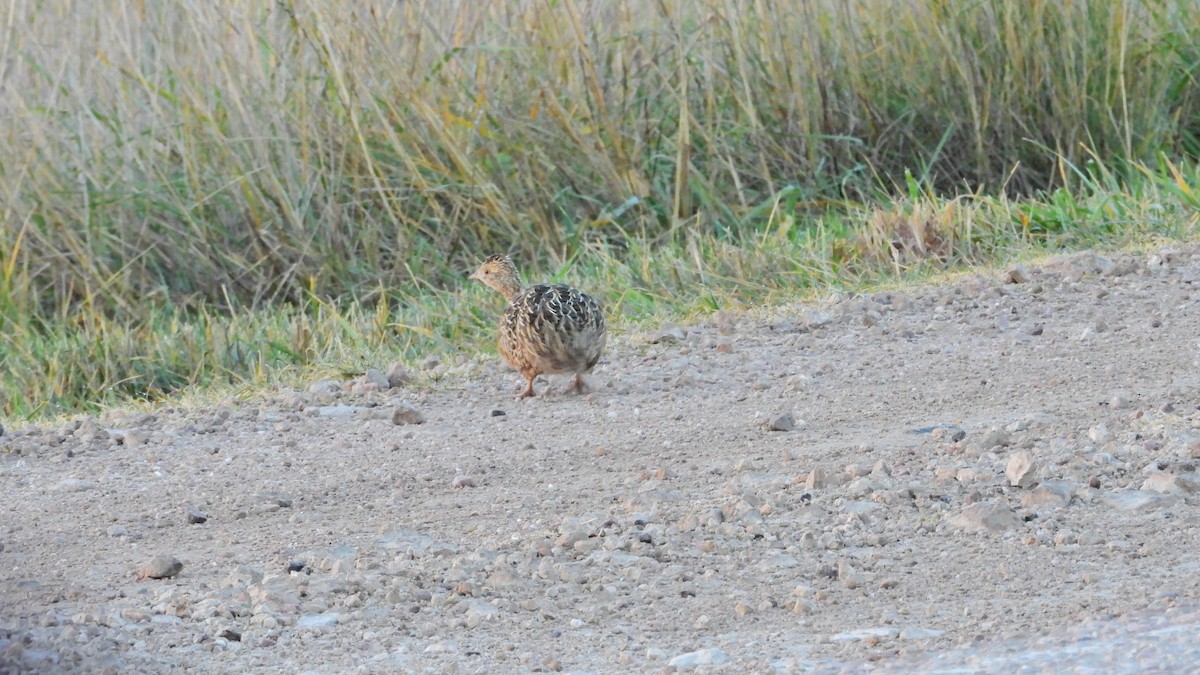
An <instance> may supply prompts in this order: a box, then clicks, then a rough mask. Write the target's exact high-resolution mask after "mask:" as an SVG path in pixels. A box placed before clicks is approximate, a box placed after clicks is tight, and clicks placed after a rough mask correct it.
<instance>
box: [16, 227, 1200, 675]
mask: <svg viewBox="0 0 1200 675" xmlns="http://www.w3.org/2000/svg"><path fill="white" fill-rule="evenodd" d="M1198 300H1200V254H1198V253H1197V251H1196V249H1193V248H1183V249H1179V250H1163V251H1158V252H1155V253H1152V254H1140V255H1137V256H1113V257H1106V256H1103V255H1098V254H1094V253H1090V252H1085V253H1080V254H1074V255H1070V256H1064V257H1061V258H1057V259H1053V260H1048V261H1043V262H1042V263H1040V264H1038V265H1031V266H1030V267H1029V268H1024V267H1022V268H1019V269H1017V268H1014V269H1012V270H993V271H981V272H979V273H978V274H972V275H964V276H961V277H958V278H956V279H954V280H952V281H949V282H947V283H946V284H944V285H940V286H921V287H915V288H908V289H900V290H883V291H879V292H874V293H869V294H864V295H855V296H843V297H834V298H829V299H828V300H826V301H824V302H819V303H808V304H795V305H792V306H784V307H774V308H770V309H761V310H754V311H747V312H740V313H722V314H717V315H714V316H711V317H707V318H705V319H703V320H702V321H700V322H698V323H696V324H694V325H681V326H663V327H658V328H655V329H654V330H650V331H646V332H644V333H642V332H637V333H628V334H620V335H615V336H613V339H612V340H611V341H610V345H611V346H610V348H609V351H608V353H607V355H606V357H605V358H604V360H603V361H602V362H601V364H600V366H599V367H598V368H597V369H596V371H595V373H594V374H593V375H592V377H591V385H592V387H593V391H592V392H591V393H589V394H587V395H583V396H573V395H565V394H562V393H557V392H561V390H562V389H563V387H564V385H565V384H566V382H564V381H559V380H553V381H552V382H551V388H552V391H551V392H550V393H549V394H548V395H546V396H539V397H538V398H535V399H532V400H526V401H515V400H513V398H512V397H513V395H514V394H516V393H517V391H518V389H517V388H516V387H517V386H518V385H519V384H520V383H519V382H518V380H519V379H520V378H519V377H517V376H516V375H515V374H514V373H512V372H510V371H507V370H506V369H504V368H503V367H501V366H500V364H499V363H498V361H497V360H496V359H495V357H491V358H482V357H481V358H474V357H469V356H466V355H458V354H436V355H430V356H429V358H428V359H427V361H426V362H425V363H424V364H422V366H421V368H419V369H416V370H415V371H411V372H410V371H406V370H405V369H404V368H402V367H393V368H390V369H389V368H387V367H386V366H387V364H377V365H378V368H379V369H372V370H370V371H367V372H366V373H365V374H364V375H363V376H362V377H360V378H357V379H355V380H352V381H345V382H343V381H336V380H326V381H321V382H314V383H312V385H311V386H310V387H308V388H306V389H305V390H303V391H278V392H270V393H267V394H263V395H262V396H261V397H260V398H258V399H255V400H246V401H230V402H228V403H226V404H224V405H219V406H209V407H188V408H160V409H156V410H153V411H124V412H121V411H118V412H113V413H110V414H106V415H103V416H100V417H93V418H80V419H76V420H73V421H71V422H69V423H64V424H62V425H56V426H42V427H33V426H26V427H22V426H21V425H19V424H18V425H13V424H8V425H7V426H6V429H5V432H4V434H3V436H0V672H111V673H123V672H168V671H186V672H212V673H227V672H285V673H296V672H322V673H359V672H362V673H373V672H472V673H473V672H537V671H543V672H544V671H560V670H561V671H571V672H597V673H610V672H631V671H635V672H636V671H656V672H663V671H668V672H669V671H690V670H697V671H703V672H730V673H733V672H737V673H742V672H752V673H757V672H807V671H819V672H837V671H847V672H853V671H861V670H878V671H885V672H890V671H921V672H979V671H985V672H988V671H990V672H996V671H1014V672H1017V671H1020V672H1063V671H1075V672H1122V671H1125V672H1133V671H1145V670H1159V671H1179V670H1195V669H1198V668H1200V647H1197V646H1196V644H1197V643H1196V641H1195V640H1194V639H1193V636H1194V635H1196V634H1197V627H1198V625H1200V612H1198V610H1197V603H1200V600H1198V598H1197V593H1198V591H1200V574H1198V573H1197V572H1198V567H1200V528H1198V527H1197V525H1198V524H1200V495H1198V494H1197V491H1198V490H1200V472H1198V470H1197V466H1200V311H1198V308H1197V306H1196V305H1197V302H1198ZM498 311H499V308H498V307H497V312H498ZM539 391H540V389H539Z"/></svg>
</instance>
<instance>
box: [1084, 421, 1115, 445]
mask: <svg viewBox="0 0 1200 675" xmlns="http://www.w3.org/2000/svg"><path fill="white" fill-rule="evenodd" d="M1087 435H1088V438H1089V439H1091V441H1092V442H1093V443H1107V442H1109V441H1111V440H1112V434H1111V433H1110V432H1109V431H1108V426H1107V425H1104V424H1097V425H1096V426H1094V427H1092V428H1091V429H1088V433H1087Z"/></svg>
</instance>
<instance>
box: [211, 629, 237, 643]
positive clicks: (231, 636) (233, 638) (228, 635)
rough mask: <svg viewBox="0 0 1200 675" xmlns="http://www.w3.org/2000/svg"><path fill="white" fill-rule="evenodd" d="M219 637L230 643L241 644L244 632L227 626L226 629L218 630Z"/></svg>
mask: <svg viewBox="0 0 1200 675" xmlns="http://www.w3.org/2000/svg"><path fill="white" fill-rule="evenodd" d="M217 637H219V638H225V639H226V640H229V641H230V642H241V641H242V632H241V631H240V630H238V629H236V628H233V627H232V626H225V627H224V628H220V629H218V630H217Z"/></svg>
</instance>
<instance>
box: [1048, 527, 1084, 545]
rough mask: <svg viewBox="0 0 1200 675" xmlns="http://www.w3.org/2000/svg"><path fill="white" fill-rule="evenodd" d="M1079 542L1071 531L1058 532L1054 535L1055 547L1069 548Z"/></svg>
mask: <svg viewBox="0 0 1200 675" xmlns="http://www.w3.org/2000/svg"><path fill="white" fill-rule="evenodd" d="M1078 541H1079V537H1077V536H1076V535H1075V532H1074V531H1073V530H1065V529H1064V530H1059V531H1058V532H1056V533H1055V534H1054V545H1055V546H1070V545H1071V544H1075V543H1077V542H1078Z"/></svg>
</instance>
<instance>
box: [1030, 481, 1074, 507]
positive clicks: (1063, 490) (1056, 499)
mask: <svg viewBox="0 0 1200 675" xmlns="http://www.w3.org/2000/svg"><path fill="white" fill-rule="evenodd" d="M1072 492H1073V490H1072V488H1071V486H1070V485H1069V484H1067V483H1061V482H1057V481H1046V482H1044V483H1042V484H1041V485H1039V486H1038V487H1037V488H1036V489H1034V490H1033V491H1031V492H1027V493H1025V495H1023V496H1022V497H1021V506H1023V507H1025V508H1027V509H1030V510H1033V511H1039V510H1043V509H1060V508H1062V507H1064V506H1066V505H1068V504H1070V503H1071V493H1072Z"/></svg>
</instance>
